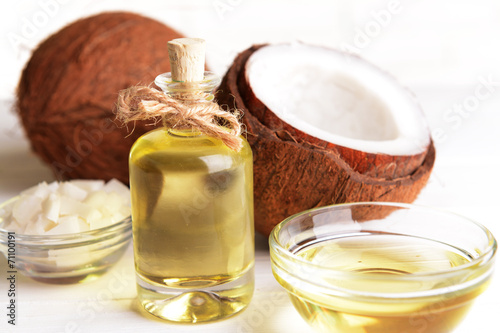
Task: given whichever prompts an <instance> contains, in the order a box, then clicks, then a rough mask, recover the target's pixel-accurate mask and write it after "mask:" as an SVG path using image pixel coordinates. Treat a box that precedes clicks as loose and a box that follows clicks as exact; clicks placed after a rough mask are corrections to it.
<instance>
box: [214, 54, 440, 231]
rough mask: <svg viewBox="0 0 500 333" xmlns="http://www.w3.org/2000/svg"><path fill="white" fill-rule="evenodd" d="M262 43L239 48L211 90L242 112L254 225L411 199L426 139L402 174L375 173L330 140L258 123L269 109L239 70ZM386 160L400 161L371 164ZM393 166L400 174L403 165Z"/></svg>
mask: <svg viewBox="0 0 500 333" xmlns="http://www.w3.org/2000/svg"><path fill="white" fill-rule="evenodd" d="M263 46H264V45H255V46H252V47H250V48H249V49H247V50H245V51H243V52H241V53H240V54H239V55H238V56H237V58H236V59H235V61H234V62H233V64H232V66H231V67H230V68H229V69H228V71H227V72H226V74H225V76H224V78H223V80H222V83H221V85H220V87H219V91H218V92H217V100H218V102H219V104H221V105H227V107H229V108H237V109H239V110H242V111H243V113H244V116H243V124H244V125H245V126H246V129H247V132H248V136H247V138H248V141H249V143H250V145H251V146H252V150H253V154H254V199H255V201H254V202H255V228H256V230H257V231H258V232H260V233H262V234H264V235H269V233H270V232H271V230H272V228H273V227H274V226H275V225H276V224H278V223H279V222H281V221H282V220H283V219H285V218H286V217H289V216H291V215H293V214H296V213H298V212H301V211H304V210H307V209H311V208H314V207H320V206H325V205H330V204H336V203H346V202H360V201H388V202H405V203H409V202H412V201H414V200H415V199H416V197H417V195H418V194H419V192H420V190H421V189H422V188H423V187H424V186H425V184H426V183H427V180H428V179H429V176H430V173H431V170H432V167H433V165H434V160H435V149H434V145H433V144H432V142H431V144H430V145H429V147H428V149H427V151H426V152H425V154H424V155H423V158H422V159H421V162H420V163H419V164H418V165H416V166H414V167H412V168H410V169H409V170H407V172H408V173H407V174H404V175H403V174H399V175H395V174H394V173H393V172H392V171H391V172H377V173H376V176H374V175H373V174H374V172H373V169H370V168H364V170H363V168H353V166H352V165H350V164H349V163H348V162H347V161H346V158H345V154H341V153H340V151H339V150H336V149H332V146H331V145H326V146H324V145H323V146H322V145H317V144H316V142H315V141H314V140H310V141H307V138H304V137H299V136H296V135H295V136H294V135H293V134H292V133H290V131H287V130H286V129H285V128H284V126H282V122H275V123H273V124H267V125H265V124H263V122H262V121H261V120H260V119H259V117H258V116H259V114H262V113H269V112H270V110H262V109H259V107H258V105H259V101H255V99H256V97H255V96H253V95H252V94H251V93H249V91H248V86H247V82H246V79H245V72H244V71H245V64H246V61H247V60H248V58H249V57H250V56H251V55H252V53H253V52H255V51H256V50H258V49H259V48H260V47H263ZM260 104H261V105H262V103H260ZM262 107H265V106H261V108H262ZM346 149H347V148H346ZM350 153H352V154H356V152H350ZM343 155H344V156H343ZM387 160H388V161H389V162H390V163H396V164H397V163H404V162H405V161H404V160H403V161H401V160H398V158H397V157H396V158H392V159H391V157H390V156H382V157H381V158H380V160H376V159H375V160H373V162H372V163H377V162H378V163H379V164H381V163H382V162H383V163H385V165H387V163H386V162H387ZM383 168H385V166H383V167H381V169H383ZM395 169H398V170H400V171H399V172H400V173H402V172H404V170H405V167H398V168H395ZM401 170H403V171H401ZM363 172H365V173H363ZM358 218H363V217H362V216H359V217H358ZM366 218H368V217H366Z"/></svg>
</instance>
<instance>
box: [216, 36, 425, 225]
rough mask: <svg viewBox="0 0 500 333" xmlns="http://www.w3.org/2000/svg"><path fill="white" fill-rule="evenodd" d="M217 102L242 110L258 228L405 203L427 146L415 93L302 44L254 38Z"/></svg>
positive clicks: (420, 176)
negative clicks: (360, 204) (316, 210)
mask: <svg viewBox="0 0 500 333" xmlns="http://www.w3.org/2000/svg"><path fill="white" fill-rule="evenodd" d="M217 97H218V100H219V103H220V104H227V105H229V106H231V107H232V106H235V107H236V108H238V109H241V110H243V111H244V118H243V121H244V123H245V125H246V127H247V131H248V139H249V142H250V144H251V145H252V148H253V152H254V155H255V157H254V178H255V187H254V191H255V217H256V229H257V231H259V232H262V233H264V234H268V233H269V232H270V230H271V229H272V227H274V225H276V224H277V223H279V222H280V221H281V220H282V219H284V218H285V217H287V216H290V215H292V214H294V213H297V212H300V211H302V210H305V209H310V208H313V207H317V206H321V205H327V204H332V203H341V202H352V201H399V202H411V201H413V200H414V199H415V198H416V196H417V194H418V193H419V191H420V189H421V188H422V187H423V186H424V185H425V183H426V182H427V179H428V177H429V175H430V171H431V169H432V166H433V163H434V147H433V144H432V141H431V138H430V133H429V130H428V128H427V124H426V122H425V119H424V117H423V114H422V111H421V109H420V107H419V105H418V103H417V102H416V100H415V98H414V97H413V95H412V94H411V93H410V92H409V91H408V90H406V89H405V88H403V87H402V86H401V85H399V84H398V83H397V81H396V80H395V79H394V78H393V77H391V76H390V75H389V74H387V73H385V72H383V71H381V70H380V69H378V68H377V67H375V66H373V65H371V64H369V63H367V62H366V61H364V60H362V59H361V58H359V57H357V56H354V55H351V54H347V53H343V52H339V51H336V50H332V49H327V48H322V47H316V46H311V45H306V44H284V45H258V46H253V47H251V48H249V49H247V50H246V51H244V52H242V53H241V54H240V55H239V56H238V57H237V58H236V60H235V61H234V63H233V65H232V66H231V68H230V69H229V70H228V72H227V73H226V75H225V77H224V80H223V82H222V84H221V86H220V89H219V92H218V95H217Z"/></svg>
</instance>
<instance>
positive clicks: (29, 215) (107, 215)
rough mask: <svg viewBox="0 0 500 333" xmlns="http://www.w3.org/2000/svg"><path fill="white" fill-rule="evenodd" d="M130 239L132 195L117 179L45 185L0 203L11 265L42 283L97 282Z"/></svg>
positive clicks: (0, 247)
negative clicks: (94, 280) (97, 278)
mask: <svg viewBox="0 0 500 333" xmlns="http://www.w3.org/2000/svg"><path fill="white" fill-rule="evenodd" d="M131 238H132V222H131V218H130V192H129V189H128V187H127V186H125V185H124V184H122V183H121V182H119V181H118V180H116V179H112V180H110V181H108V182H107V183H106V182H104V181H103V180H71V181H65V182H52V183H49V184H48V183H46V182H43V183H40V184H38V185H36V186H34V187H32V188H29V189H27V190H25V191H23V192H21V193H20V194H19V196H17V197H15V198H12V199H10V200H8V201H6V202H5V203H3V204H1V205H0V251H1V252H2V253H3V254H4V255H5V257H6V258H7V261H8V264H7V266H8V268H9V270H13V271H17V272H20V273H22V274H24V275H26V276H28V277H31V278H32V279H34V280H37V281H41V282H47V283H59V284H69V283H79V282H85V281H89V280H93V279H94V278H96V277H99V276H100V275H102V274H104V273H105V272H106V271H107V270H108V269H109V268H110V267H111V266H113V265H114V264H115V263H116V262H117V261H118V260H119V259H120V258H121V257H122V256H123V254H124V252H125V250H126V249H127V247H128V245H129V243H130V241H131ZM11 265H12V266H11Z"/></svg>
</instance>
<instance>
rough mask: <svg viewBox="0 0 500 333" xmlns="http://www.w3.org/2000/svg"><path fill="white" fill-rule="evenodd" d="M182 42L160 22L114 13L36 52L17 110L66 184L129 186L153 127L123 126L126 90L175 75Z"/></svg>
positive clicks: (71, 28) (77, 25)
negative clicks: (174, 50)
mask: <svg viewBox="0 0 500 333" xmlns="http://www.w3.org/2000/svg"><path fill="white" fill-rule="evenodd" d="M180 37H183V36H182V35H181V34H180V33H179V32H177V31H175V30H173V29H172V28H170V27H167V26H166V25H164V24H163V23H160V22H158V21H155V20H153V19H150V18H147V17H144V16H141V15H137V14H134V13H127V12H108V13H102V14H98V15H95V16H91V17H87V18H84V19H81V20H78V21H76V22H74V23H71V24H70V25H68V26H66V27H64V28H63V29H61V30H60V31H58V32H57V33H55V34H53V35H52V36H50V37H49V38H47V39H46V40H45V41H43V42H42V43H41V44H40V45H39V46H38V47H37V48H36V49H35V50H34V52H33V54H32V56H31V59H30V60H29V62H28V63H27V65H26V67H25V68H24V70H23V72H22V75H21V79H20V82H19V85H18V89H17V112H18V114H19V116H20V118H21V120H22V124H23V127H24V129H25V131H26V134H27V136H28V138H29V141H30V143H31V147H32V150H33V151H34V152H35V153H36V154H37V155H38V156H40V157H41V158H42V159H43V160H44V161H45V162H46V163H47V164H48V165H49V166H50V167H51V168H52V170H53V171H54V174H55V176H56V177H57V178H58V179H72V178H87V179H104V180H109V179H111V178H117V179H119V180H120V181H122V182H124V183H128V155H129V151H130V147H131V146H132V144H133V143H134V142H135V140H136V139H137V138H138V137H139V136H140V135H142V134H144V133H145V132H147V131H149V130H151V129H153V127H152V126H151V125H148V124H147V123H141V122H137V123H136V124H135V126H134V128H133V131H132V128H131V127H129V128H125V127H121V126H120V125H119V124H117V123H115V115H114V114H113V107H114V104H115V102H116V99H117V96H118V92H119V91H120V90H122V89H125V88H128V87H130V86H133V85H138V84H145V85H148V84H150V83H151V82H152V81H153V80H154V78H155V76H156V75H158V74H160V73H164V72H169V71H170V63H169V60H168V54H167V41H169V40H171V39H174V38H180Z"/></svg>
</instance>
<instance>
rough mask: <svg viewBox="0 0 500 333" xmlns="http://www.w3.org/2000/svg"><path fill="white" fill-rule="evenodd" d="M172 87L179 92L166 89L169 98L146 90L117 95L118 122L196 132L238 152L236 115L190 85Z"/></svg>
mask: <svg viewBox="0 0 500 333" xmlns="http://www.w3.org/2000/svg"><path fill="white" fill-rule="evenodd" d="M175 84H176V86H177V87H178V89H169V93H168V94H166V93H164V92H161V91H159V90H157V89H155V88H152V87H146V86H134V87H130V88H128V89H125V90H122V91H120V93H119V95H118V100H117V104H116V117H117V119H118V120H120V121H121V122H122V123H123V124H127V123H129V122H135V121H138V120H139V121H147V120H151V121H152V123H153V124H157V123H158V122H159V121H161V122H162V124H163V126H164V127H165V128H166V129H174V130H192V131H198V132H201V133H203V134H205V135H207V136H210V137H214V138H218V139H220V140H222V142H223V143H224V144H225V145H226V146H227V147H229V148H230V149H232V150H235V151H239V150H240V149H241V147H242V145H243V142H242V139H241V137H240V134H241V124H240V122H239V120H238V116H239V114H237V112H233V113H232V112H229V111H225V110H222V109H221V108H220V106H219V105H218V104H217V103H216V102H214V101H213V95H212V94H211V93H210V92H207V91H200V90H196V89H192V88H193V84H191V83H189V84H184V85H183V84H182V83H175ZM190 86H191V89H190V88H189V87H190ZM162 88H163V87H162Z"/></svg>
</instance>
